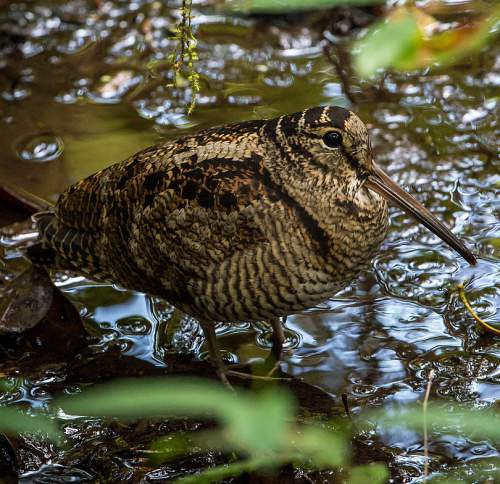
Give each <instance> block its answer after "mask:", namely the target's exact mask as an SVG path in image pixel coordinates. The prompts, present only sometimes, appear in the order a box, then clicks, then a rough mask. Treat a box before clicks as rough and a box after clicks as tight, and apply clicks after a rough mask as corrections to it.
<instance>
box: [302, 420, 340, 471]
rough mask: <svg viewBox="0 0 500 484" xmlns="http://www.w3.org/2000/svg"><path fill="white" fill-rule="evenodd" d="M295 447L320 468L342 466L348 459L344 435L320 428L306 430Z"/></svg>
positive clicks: (307, 428)
mask: <svg viewBox="0 0 500 484" xmlns="http://www.w3.org/2000/svg"><path fill="white" fill-rule="evenodd" d="M295 446H296V447H297V450H298V452H299V453H300V454H303V455H304V457H306V458H307V459H311V460H312V461H313V463H314V466H315V467H318V468H325V467H337V466H340V465H342V464H344V463H345V462H346V460H347V457H348V448H347V439H346V438H345V437H344V436H343V435H342V434H339V433H334V431H329V430H326V429H322V428H320V427H306V428H304V430H303V431H302V434H301V435H300V436H299V437H298V438H297V441H296V442H295Z"/></svg>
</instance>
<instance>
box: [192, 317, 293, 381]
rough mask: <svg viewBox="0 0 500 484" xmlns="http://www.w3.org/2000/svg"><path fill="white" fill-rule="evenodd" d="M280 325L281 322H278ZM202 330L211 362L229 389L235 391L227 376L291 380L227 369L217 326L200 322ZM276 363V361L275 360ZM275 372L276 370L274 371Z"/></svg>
mask: <svg viewBox="0 0 500 484" xmlns="http://www.w3.org/2000/svg"><path fill="white" fill-rule="evenodd" d="M278 323H279V320H278ZM200 326H201V329H202V330H203V334H204V335H205V339H206V342H207V346H208V354H209V356H210V361H211V362H212V364H213V365H214V366H215V370H216V372H217V376H218V377H219V378H220V380H221V382H222V383H224V385H226V386H227V387H228V388H229V389H231V390H234V388H233V386H232V385H231V383H229V381H228V379H227V376H228V375H229V376H234V377H238V378H243V379H247V380H264V381H272V380H289V378H273V377H271V376H259V375H251V374H248V373H243V372H240V371H234V370H230V369H228V368H227V366H226V365H225V364H224V362H223V361H222V358H221V355H220V352H219V350H218V349H217V338H216V336H215V325H214V323H213V322H211V321H200ZM282 346H283V345H282ZM273 362H274V360H273ZM273 371H274V370H273Z"/></svg>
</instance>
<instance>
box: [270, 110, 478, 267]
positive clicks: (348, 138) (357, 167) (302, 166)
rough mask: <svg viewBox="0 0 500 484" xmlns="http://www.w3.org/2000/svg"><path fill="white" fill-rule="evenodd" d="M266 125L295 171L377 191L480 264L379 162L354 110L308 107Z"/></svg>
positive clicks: (341, 186)
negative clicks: (323, 176)
mask: <svg viewBox="0 0 500 484" xmlns="http://www.w3.org/2000/svg"><path fill="white" fill-rule="evenodd" d="M266 130H267V132H268V135H270V136H272V138H273V142H274V144H275V146H276V147H277V149H278V151H279V153H277V155H278V156H280V157H281V158H283V159H284V160H286V166H287V167H288V168H289V169H290V171H291V172H292V173H294V175H295V176H297V175H298V174H299V173H300V176H302V177H308V176H310V174H312V173H315V174H316V175H317V174H318V173H323V174H324V175H330V178H333V179H334V180H336V181H337V182H338V184H337V186H336V189H337V190H342V191H343V192H344V195H347V196H354V195H355V193H356V192H357V191H358V190H369V191H372V192H375V193H377V194H379V195H381V196H382V197H383V198H385V199H386V200H387V201H388V202H389V203H392V204H393V205H396V206H398V207H400V208H401V209H403V210H404V211H405V212H407V213H409V214H410V215H411V216H413V217H414V218H415V219H416V220H417V221H418V222H420V223H422V224H423V225H424V226H426V227H427V228H428V229H429V230H431V231H432V232H433V233H434V234H436V235H437V236H438V237H440V238H441V239H442V240H443V241H444V242H446V243H447V244H448V245H449V246H450V247H452V248H453V249H454V250H456V251H457V252H458V253H459V254H460V255H461V256H462V257H464V258H465V259H466V260H467V261H468V262H469V263H470V264H475V263H476V259H475V257H474V255H473V254H472V253H471V252H470V250H469V249H467V248H466V247H465V245H464V244H463V243H462V242H461V241H460V240H459V239H458V238H457V237H456V236H455V235H454V234H453V233H452V232H451V231H450V230H449V229H448V228H447V227H445V226H444V225H443V224H442V223H441V222H440V221H439V220H438V219H437V218H436V217H434V215H432V214H431V213H430V212H429V211H428V210H427V209H426V208H425V207H424V206H423V205H422V204H421V203H419V202H418V201H417V200H416V199H415V198H414V197H413V196H412V195H410V194H409V193H408V192H406V191H405V190H403V189H402V188H401V187H400V186H399V185H397V183H395V182H394V181H393V180H391V179H390V178H389V176H388V175H387V174H386V173H385V172H384V171H383V170H382V169H381V168H380V167H379V166H378V165H377V164H376V163H375V161H374V157H373V152H372V149H371V143H370V137H369V134H368V130H367V128H366V126H365V124H364V123H363V122H362V121H361V119H359V117H358V116H357V115H356V114H354V113H353V112H352V111H349V110H347V109H344V108H341V107H337V106H325V107H315V108H309V109H306V110H305V111H302V112H300V113H295V114H291V115H287V116H281V117H279V118H276V119H275V120H272V121H271V122H269V123H268V124H267V126H266ZM282 169H286V168H284V167H282Z"/></svg>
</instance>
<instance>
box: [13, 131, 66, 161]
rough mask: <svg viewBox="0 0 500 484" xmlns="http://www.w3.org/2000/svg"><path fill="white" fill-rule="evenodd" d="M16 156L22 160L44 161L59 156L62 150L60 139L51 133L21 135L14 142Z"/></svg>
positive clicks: (62, 145)
mask: <svg viewBox="0 0 500 484" xmlns="http://www.w3.org/2000/svg"><path fill="white" fill-rule="evenodd" d="M14 149H15V152H16V154H17V156H18V157H19V158H20V159H21V160H24V161H35V162H46V161H52V160H55V159H57V158H59V157H60V156H61V154H62V152H63V150H64V144H63V141H62V139H61V138H60V137H59V136H57V135H55V134H53V133H40V134H32V135H27V136H23V137H22V138H21V139H19V140H18V141H17V142H16V143H15V148H14Z"/></svg>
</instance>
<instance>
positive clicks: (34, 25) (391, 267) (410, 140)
mask: <svg viewBox="0 0 500 484" xmlns="http://www.w3.org/2000/svg"><path fill="white" fill-rule="evenodd" d="M96 4H97V5H98V6H99V7H98V8H96ZM177 15H178V12H177V11H176V10H173V9H171V8H167V7H166V6H164V5H163V4H161V3H160V2H147V1H134V2H119V1H115V2H110V1H106V2H95V3H94V2H90V1H88V2H85V1H78V0H75V1H69V2H49V1H46V2H44V1H35V2H29V3H22V2H21V3H17V2H16V3H11V4H9V5H8V6H4V7H3V9H2V10H1V11H0V68H1V71H0V146H1V148H2V150H1V152H2V156H1V157H0V180H1V182H2V183H6V184H16V185H19V186H22V187H23V188H25V189H27V190H29V191H31V192H33V193H36V194H37V195H40V196H42V197H45V198H47V199H49V200H55V199H56V198H57V195H58V194H59V193H60V192H61V191H62V190H63V189H64V188H65V187H66V186H67V185H69V184H70V183H72V182H74V181H75V180H78V179H79V178H81V177H83V176H85V175H88V174H90V173H93V172H94V171H96V170H98V169H100V168H103V167H105V166H108V165H109V164H111V163H113V162H115V161H119V160H121V159H124V158H126V157H128V156H129V155H131V154H132V153H134V152H136V151H138V150H140V149H142V148H144V147H146V146H148V145H150V144H152V143H154V142H155V141H157V140H158V139H160V137H167V138H170V137H175V136H179V135H181V134H185V133H189V132H193V131H196V130H198V129H200V128H202V127H208V126H213V125H218V124H223V123H228V122H233V121H239V120H246V119H258V118H262V117H271V116H274V115H277V114H281V113H285V112H294V111H298V110H300V109H303V108H304V107H307V106H312V105H318V104H336V105H341V106H345V107H352V108H353V109H354V110H356V111H357V112H358V114H359V115H360V117H361V118H362V119H363V120H364V121H365V122H366V123H367V124H368V125H369V126H370V129H371V134H372V142H373V145H374V148H375V151H376V158H377V162H378V163H379V164H380V165H381V166H382V167H383V168H384V169H385V170H386V171H387V172H388V173H389V174H390V175H391V176H392V177H393V178H394V179H395V180H397V181H398V182H399V183H401V184H402V185H404V186H406V187H407V189H408V190H409V191H411V192H412V193H413V194H415V196H416V197H417V198H418V199H419V200H420V201H421V202H423V203H424V204H425V205H426V206H427V207H429V208H430V209H432V211H433V212H434V213H435V214H436V215H438V216H439V217H440V218H441V219H442V220H444V221H445V222H446V223H447V225H448V226H450V227H451V228H452V230H453V231H454V232H455V233H456V234H459V235H460V236H461V237H462V238H463V239H464V240H465V242H466V243H467V245H468V246H469V247H471V248H473V249H474V251H475V253H477V254H478V256H479V264H478V265H477V266H476V267H469V266H468V265H467V263H466V262H465V261H464V260H462V259H460V258H459V257H458V256H457V255H456V254H455V253H453V252H452V251H451V250H449V249H448V248H447V247H445V246H444V244H443V243H442V242H440V241H439V240H438V239H437V238H436V237H435V236H434V235H432V234H430V233H429V232H428V231H427V230H426V229H425V228H424V227H421V226H419V225H417V224H416V223H415V222H413V221H412V220H411V219H409V218H408V217H407V216H406V215H405V214H403V213H402V212H400V211H399V210H393V211H392V212H391V222H392V228H391V232H390V234H389V236H388V237H387V239H386V241H385V242H384V245H383V247H382V250H381V251H380V253H379V254H378V256H377V257H376V258H375V260H374V261H373V264H372V268H371V270H369V271H367V272H365V273H364V274H362V276H361V277H360V278H358V280H356V281H355V282H353V284H352V285H351V286H349V287H348V288H347V289H346V290H344V291H343V292H342V293H341V294H338V295H337V296H336V297H335V298H333V299H332V300H330V301H327V302H325V304H324V305H322V307H320V308H315V309H311V310H310V311H308V312H306V313H304V314H299V315H295V316H291V317H289V318H288V321H287V327H288V329H289V330H290V331H289V340H290V341H289V346H290V351H289V352H288V353H287V356H286V359H285V362H284V364H283V369H284V370H285V371H287V372H289V373H291V374H293V375H296V376H301V377H302V378H304V380H305V381H306V382H308V383H311V384H314V385H317V386H320V387H321V388H323V389H324V390H326V391H327V392H330V393H331V394H333V395H336V396H339V395H340V394H342V393H347V394H348V395H349V396H350V399H351V400H350V404H351V407H352V410H353V411H354V412H357V411H360V410H361V409H362V408H365V407H371V406H381V405H384V406H389V405H393V406H400V405H405V404H406V403H408V402H412V401H417V400H421V399H422V397H423V392H424V390H425V386H426V384H427V381H428V375H429V372H430V370H431V369H433V370H434V371H435V378H434V382H433V388H432V394H433V396H434V397H438V398H441V399H445V401H449V402H450V404H454V402H457V403H464V402H469V403H472V404H474V405H476V406H477V407H479V408H482V407H487V406H491V405H494V404H495V402H498V400H499V399H500V370H499V368H500V366H499V361H500V345H499V344H498V339H497V340H495V339H494V338H493V337H491V336H486V335H483V336H481V335H480V333H479V332H478V329H477V327H476V326H475V324H474V322H473V320H472V319H471V317H470V316H469V314H468V313H467V312H466V310H465V309H464V308H463V306H462V304H461V302H460V301H459V299H458V297H457V294H456V291H455V290H454V287H455V286H456V284H457V283H459V282H461V281H465V282H466V291H467V294H468V296H469V298H470V300H471V302H472V304H473V305H474V307H475V308H476V310H477V312H478V313H479V314H480V315H481V316H482V317H483V318H484V319H486V320H487V321H488V322H490V323H491V324H496V325H497V327H498V326H499V325H500V310H499V306H500V305H499V302H500V278H499V276H498V274H499V268H500V263H499V257H500V238H499V228H500V225H499V213H500V198H499V196H498V190H499V187H500V175H499V160H498V153H497V140H498V131H497V122H498V105H497V103H498V84H499V82H500V56H499V50H498V47H496V46H494V45H492V46H490V47H489V48H488V49H487V50H486V51H484V52H483V53H481V55H479V56H476V57H475V58H474V59H469V60H467V61H464V62H463V63H462V64H461V65H459V66H457V67H455V68H448V69H446V70H443V71H439V72H430V73H427V72H416V73H412V74H388V75H386V76H385V77H384V78H383V80H382V81H377V82H376V83H368V82H366V81H363V82H361V81H359V80H358V79H357V78H353V80H352V84H351V85H349V86H346V85H345V84H342V82H341V77H340V76H339V74H338V72H337V71H336V69H335V67H334V66H333V65H332V63H331V62H330V60H329V59H328V58H327V57H326V56H325V55H324V54H323V48H325V47H329V48H331V49H332V50H331V55H332V56H333V57H337V56H339V55H342V52H344V50H343V49H344V48H343V47H342V45H343V42H344V37H343V36H342V32H343V31H352V28H353V26H354V27H355V26H356V25H359V26H362V25H364V24H365V23H366V22H367V21H369V19H370V17H371V15H370V14H367V13H364V12H358V13H357V14H356V15H355V16H354V18H352V15H351V16H349V15H347V14H345V15H344V16H343V17H342V18H340V17H341V16H340V15H339V14H338V13H337V14H329V15H325V14H324V13H320V14H311V15H301V16H300V17H293V16H292V17H288V18H276V17H264V18H258V17H255V18H245V17H234V16H233V17H232V16H229V15H226V14H224V13H223V12H221V11H217V10H214V9H212V8H210V7H209V6H206V5H205V6H204V5H203V4H202V3H201V2H197V3H196V7H195V11H194V18H193V25H194V29H195V33H196V37H197V39H198V40H199V45H198V53H199V57H200V59H199V61H198V62H197V64H196V69H197V71H198V72H199V73H200V75H201V83H202V91H201V93H200V95H199V97H198V99H197V106H196V109H195V111H194V113H193V114H192V115H191V116H190V117H188V116H187V115H186V109H187V107H188V106H189V103H190V99H191V93H190V89H189V88H188V87H187V88H186V87H182V86H178V87H176V88H171V87H167V84H169V83H170V82H171V81H172V79H171V74H170V72H169V70H168V65H167V63H166V62H165V58H166V56H167V55H168V54H169V52H170V51H171V49H172V48H173V45H174V41H173V40H170V39H169V37H170V36H171V29H172V27H173V25H174V22H175V20H176V18H177ZM354 30H355V29H354ZM332 40H336V42H338V45H339V47H338V48H336V47H333V46H332V45H331V41H332ZM337 49H340V50H337ZM347 91H349V93H350V95H349V96H347V95H346V92H347ZM352 99H354V100H355V101H356V104H355V105H353V104H352ZM8 258H9V260H10V262H9V267H8V269H9V270H10V271H15V270H16V264H18V263H19V262H18V255H17V253H16V252H15V250H14V249H10V252H9V255H8ZM58 284H59V287H60V288H61V289H62V290H63V291H64V292H65V293H66V295H67V296H68V297H69V298H70V299H71V300H72V301H73V302H74V303H75V304H76V306H77V308H78V309H79V311H80V314H81V316H82V318H83V321H84V324H85V327H86V329H87V331H88V332H89V333H90V334H92V335H93V339H92V341H91V342H90V343H89V344H90V347H89V348H88V350H89V351H90V354H91V353H92V352H95V353H100V352H105V351H108V350H110V348H114V349H116V348H118V351H120V352H122V353H123V354H126V355H129V356H132V357H134V358H137V359H141V360H144V361H146V362H148V363H152V364H153V365H155V366H160V367H161V366H165V365H167V366H168V363H167V361H168V355H172V354H178V353H183V354H189V353H194V354H195V355H199V354H200V352H201V351H202V350H203V348H202V345H203V338H202V335H201V331H200V330H199V328H198V326H197V324H196V322H195V321H193V320H192V319H191V318H189V317H186V316H184V315H182V314H180V313H179V312H178V311H176V310H174V309H173V308H172V307H170V306H169V305H168V304H166V303H165V302H162V301H159V300H156V299H154V298H150V297H148V296H145V295H143V294H140V293H131V292H127V291H123V290H121V289H118V288H116V287H113V286H110V285H97V284H95V283H93V282H91V281H87V280H84V279H81V278H70V277H68V276H59V282H58ZM166 331H167V332H168V334H170V335H171V336H172V338H170V339H169V338H166V337H165V332H166ZM219 336H220V337H219V342H220V346H221V347H222V348H223V349H224V350H226V351H227V352H228V353H229V354H228V357H229V358H231V359H232V360H233V361H238V360H239V361H251V360H253V359H257V358H261V357H264V356H265V355H266V351H267V350H268V348H269V344H268V339H267V338H266V336H268V330H267V329H266V327H265V326H262V327H260V326H259V327H257V328H253V329H252V328H250V327H249V326H246V325H240V326H237V327H231V328H229V327H220V328H219ZM47 371H49V370H47ZM96 371H98V370H96ZM54 378H58V379H60V380H61V381H64V379H65V375H64V372H63V371H62V370H59V371H55V372H54V373H52V374H51V373H50V372H49V373H47V374H46V375H44V376H43V375H42V377H40V378H39V380H37V381H31V380H29V379H27V380H25V381H24V383H23V385H21V387H20V389H19V390H18V391H17V392H13V393H10V394H5V395H4V396H3V397H2V400H3V401H4V402H11V403H14V402H26V404H28V405H31V406H33V407H38V406H43V405H44V402H46V401H48V400H50V398H51V394H50V392H48V391H47V390H46V388H44V386H45V385H46V384H47V382H50V381H53V380H52V379H54ZM434 438H435V440H434V441H433V442H432V444H431V449H432V463H431V464H432V465H431V468H434V469H440V468H441V467H440V466H442V465H446V462H452V463H453V462H454V463H458V462H462V463H465V462H467V463H468V462H471V461H474V460H476V459H481V458H495V457H498V451H497V450H496V449H495V448H494V447H493V446H492V445H491V444H490V443H488V442H482V443H478V442H474V441H470V440H468V439H466V438H464V437H460V436H456V438H455V437H453V436H446V435H444V436H439V435H437V436H434ZM383 441H384V443H385V444H387V445H388V446H390V447H392V448H393V449H394V451H395V453H396V454H397V457H396V458H395V461H394V465H395V466H398V467H399V469H400V473H401V475H402V476H404V479H405V480H407V481H408V482H409V481H411V480H412V479H413V480H414V482H417V481H418V479H419V478H421V476H422V472H423V449H422V446H421V443H420V441H419V440H418V439H416V437H415V435H413V434H410V433H399V434H388V435H384V436H383ZM36 469H37V466H36V465H35V464H33V465H32V466H31V468H30V469H29V470H36Z"/></svg>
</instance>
